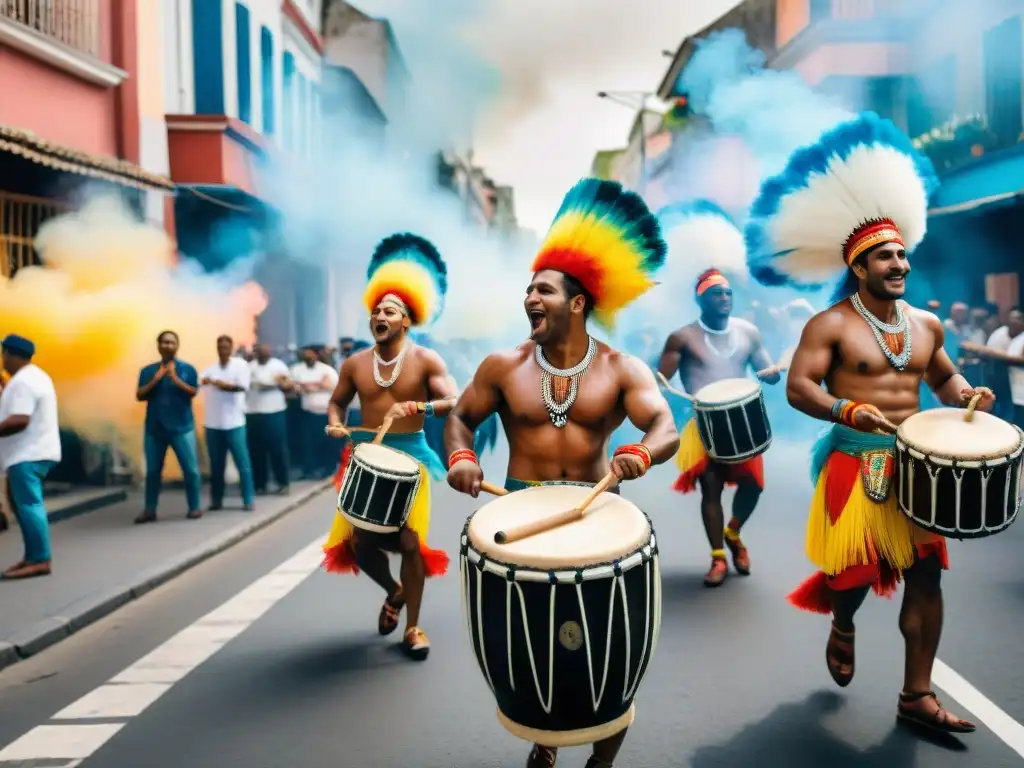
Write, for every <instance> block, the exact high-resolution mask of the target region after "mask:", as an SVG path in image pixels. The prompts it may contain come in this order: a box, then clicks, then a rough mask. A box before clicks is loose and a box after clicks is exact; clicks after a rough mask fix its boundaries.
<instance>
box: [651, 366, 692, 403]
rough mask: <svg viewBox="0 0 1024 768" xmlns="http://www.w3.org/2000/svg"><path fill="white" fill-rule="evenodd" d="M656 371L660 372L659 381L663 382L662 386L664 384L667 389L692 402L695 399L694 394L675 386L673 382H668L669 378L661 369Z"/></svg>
mask: <svg viewBox="0 0 1024 768" xmlns="http://www.w3.org/2000/svg"><path fill="white" fill-rule="evenodd" d="M656 373H657V374H658V381H660V382H661V386H663V387H664V388H665V390H666V391H668V392H671V393H672V394H673V395H676V396H677V397H681V398H683V399H684V400H689V401H691V402H692V401H693V395H688V394H687V393H686V392H683V391H682V390H679V389H676V388H675V387H673V386H672V385H671V384H669V383H668V379H666V378H665V376H664V375H663V374H662V373H661V371H656Z"/></svg>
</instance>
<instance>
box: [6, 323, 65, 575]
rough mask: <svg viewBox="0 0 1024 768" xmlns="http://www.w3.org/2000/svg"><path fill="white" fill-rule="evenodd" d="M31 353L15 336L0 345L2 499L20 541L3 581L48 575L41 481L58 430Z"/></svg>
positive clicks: (49, 385) (55, 456)
mask: <svg viewBox="0 0 1024 768" xmlns="http://www.w3.org/2000/svg"><path fill="white" fill-rule="evenodd" d="M35 351H36V349H35V345H34V344H33V343H32V342H31V341H29V340H28V339H25V338H22V337H21V336H14V335H11V336H8V337H7V338H5V339H4V341H3V368H4V370H5V371H7V372H8V373H9V374H10V379H9V380H8V382H7V384H6V386H5V387H4V390H3V393H2V394H0V466H2V467H3V469H4V470H5V471H6V472H7V498H8V500H9V501H10V504H11V511H12V512H13V513H14V516H15V517H16V518H17V520H18V525H19V526H20V527H21V535H22V538H23V540H24V542H25V556H24V558H23V559H22V560H21V561H20V562H17V563H15V564H14V565H12V566H11V567H9V568H8V569H7V570H5V571H4V572H3V577H4V578H5V579H27V578H30V577H32V576H47V575H49V574H50V572H51V559H52V554H51V552H50V522H49V519H48V518H47V516H46V507H45V506H44V504H43V480H44V479H45V478H46V475H47V474H48V473H49V472H50V470H51V469H53V467H54V466H56V464H57V462H59V461H60V458H61V450H60V426H59V423H58V421H57V393H56V392H55V391H54V388H53V380H52V379H50V377H49V376H48V375H47V374H46V373H45V372H44V371H43V370H42V369H41V368H39V367H38V366H36V365H33V364H32V356H33V355H34V354H35Z"/></svg>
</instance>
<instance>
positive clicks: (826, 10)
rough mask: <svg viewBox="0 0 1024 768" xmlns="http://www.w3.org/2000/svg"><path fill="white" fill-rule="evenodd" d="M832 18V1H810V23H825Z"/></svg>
mask: <svg viewBox="0 0 1024 768" xmlns="http://www.w3.org/2000/svg"><path fill="white" fill-rule="evenodd" d="M831 18H832V0H811V7H810V21H811V24H813V23H814V22H816V21H825V20H826V19H831Z"/></svg>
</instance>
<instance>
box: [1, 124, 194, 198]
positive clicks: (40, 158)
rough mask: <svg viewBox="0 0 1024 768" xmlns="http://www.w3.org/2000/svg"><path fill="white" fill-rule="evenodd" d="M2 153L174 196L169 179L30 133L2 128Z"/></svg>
mask: <svg viewBox="0 0 1024 768" xmlns="http://www.w3.org/2000/svg"><path fill="white" fill-rule="evenodd" d="M0 152H9V153H10V154H12V155H17V156H18V157H22V158H24V159H26V160H29V161H31V162H33V163H38V164H39V165H42V166H44V167H46V168H52V169H53V170H55V171H62V172H65V173H75V174H78V175H80V176H89V177H91V178H94V179H102V180H103V181H108V182H113V183H115V184H124V185H126V186H130V187H135V188H137V189H151V190H157V191H162V192H171V191H173V190H174V187H175V185H174V182H172V181H171V180H170V179H168V178H167V177H165V176H160V175H159V174H155V173H150V172H149V171H147V170H145V169H143V168H140V167H139V166H137V165H135V164H133V163H129V162H126V161H124V160H119V159H118V158H116V157H105V156H103V155H93V154H89V153H87V152H81V151H79V150H77V149H70V148H68V147H62V146H60V145H58V144H52V143H50V142H48V141H45V140H44V139H41V138H40V137H39V136H36V135H35V134H34V133H32V132H30V131H24V130H22V129H20V128H14V127H11V126H7V125H0Z"/></svg>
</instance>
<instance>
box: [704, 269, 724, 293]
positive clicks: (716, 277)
mask: <svg viewBox="0 0 1024 768" xmlns="http://www.w3.org/2000/svg"><path fill="white" fill-rule="evenodd" d="M716 285H721V286H724V287H726V288H728V287H729V281H728V280H726V279H725V275H723V274H722V273H721V272H712V273H711V274H710V275H708V276H707V277H705V278H704V279H703V280H701V281H700V282H699V283H697V295H698V296H700V295H701V294H702V293H704V291H706V290H707V289H708V288H714V287H715V286H716Z"/></svg>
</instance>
